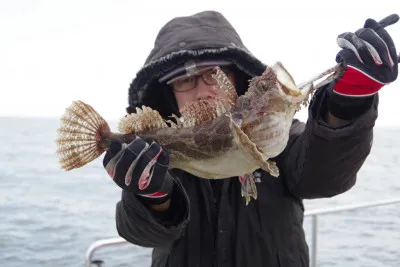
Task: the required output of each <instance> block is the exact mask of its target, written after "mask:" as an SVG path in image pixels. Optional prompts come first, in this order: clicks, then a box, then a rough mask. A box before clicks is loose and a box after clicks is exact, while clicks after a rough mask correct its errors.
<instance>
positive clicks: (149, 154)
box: [103, 137, 173, 204]
mask: <svg viewBox="0 0 400 267" xmlns="http://www.w3.org/2000/svg"><path fill="white" fill-rule="evenodd" d="M168 164H169V156H168V153H167V152H166V151H164V150H163V149H162V147H161V146H160V145H159V144H157V143H155V142H153V143H151V144H148V143H147V142H145V141H144V140H143V139H141V138H140V137H136V139H135V140H134V141H132V142H131V143H130V144H129V145H127V144H122V143H120V142H117V141H113V142H112V143H111V145H110V147H109V149H108V150H107V153H106V154H105V156H104V159H103V166H104V168H105V169H106V170H107V173H108V174H109V175H110V176H111V178H113V180H114V182H115V183H116V184H117V185H118V186H119V187H121V188H122V189H124V190H127V191H129V192H132V193H134V194H136V195H138V196H139V197H140V199H142V200H144V201H145V202H146V203H148V204H161V203H163V202H165V201H166V200H168V199H169V198H170V195H171V193H172V190H173V181H172V177H171V175H169V174H168V173H167V171H168Z"/></svg>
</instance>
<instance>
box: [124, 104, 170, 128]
mask: <svg viewBox="0 0 400 267" xmlns="http://www.w3.org/2000/svg"><path fill="white" fill-rule="evenodd" d="M165 127H168V125H167V124H166V123H165V121H164V119H163V118H162V117H161V115H160V113H158V111H157V110H153V109H151V108H150V107H146V106H142V108H141V109H140V108H136V113H131V114H128V115H126V116H125V117H124V118H122V119H121V121H120V122H119V125H118V130H119V131H120V132H121V133H124V134H131V133H140V132H147V131H152V130H157V129H161V128H165Z"/></svg>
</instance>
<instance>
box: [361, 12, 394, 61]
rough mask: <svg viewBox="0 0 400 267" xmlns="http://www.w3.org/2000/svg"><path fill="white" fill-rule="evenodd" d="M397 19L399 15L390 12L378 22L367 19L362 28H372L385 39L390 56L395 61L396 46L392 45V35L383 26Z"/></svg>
mask: <svg viewBox="0 0 400 267" xmlns="http://www.w3.org/2000/svg"><path fill="white" fill-rule="evenodd" d="M398 20H399V16H398V15H397V14H392V15H390V16H387V17H386V18H384V19H382V20H381V21H380V22H376V21H375V20H373V19H367V20H366V21H365V24H364V28H370V29H373V30H374V31H375V32H376V34H378V35H379V36H380V37H381V38H382V39H383V40H384V41H385V43H386V45H387V47H388V49H389V51H390V56H391V58H392V59H393V60H394V61H396V58H397V52H396V47H395V45H394V42H393V39H392V37H391V36H390V35H389V33H388V32H387V31H386V30H385V29H384V28H385V27H387V26H389V25H392V24H394V23H396V22H397V21H398Z"/></svg>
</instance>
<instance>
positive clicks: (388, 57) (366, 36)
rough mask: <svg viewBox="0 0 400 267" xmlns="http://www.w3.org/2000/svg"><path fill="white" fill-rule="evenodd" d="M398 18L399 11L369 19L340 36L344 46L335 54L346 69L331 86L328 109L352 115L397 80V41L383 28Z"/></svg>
mask: <svg viewBox="0 0 400 267" xmlns="http://www.w3.org/2000/svg"><path fill="white" fill-rule="evenodd" d="M398 20H399V16H398V15H396V14H393V15H390V16H388V17H386V18H384V19H383V20H381V21H380V22H376V21H375V20H373V19H367V20H366V21H365V24H364V27H363V28H361V29H358V30H357V31H356V32H355V33H351V32H345V33H342V34H340V35H339V36H338V38H337V43H338V45H339V46H340V47H341V48H342V50H341V51H340V52H339V53H338V54H337V56H336V62H338V63H339V62H341V63H342V64H343V66H344V67H345V71H344V72H343V74H342V75H341V77H339V78H338V79H337V80H336V81H335V82H334V83H333V86H332V87H331V89H332V90H331V94H330V96H331V99H330V103H329V110H330V111H331V113H332V114H333V115H335V116H337V117H339V118H343V119H352V118H354V117H356V116H358V115H360V114H362V113H363V112H365V111H366V110H367V109H368V108H369V107H370V106H371V104H372V98H371V97H368V96H372V95H374V94H376V93H377V92H378V91H379V90H380V89H381V88H382V87H383V86H384V85H386V84H389V83H391V82H393V81H395V80H396V78H397V75H398V62H397V61H398V59H397V52H396V48H395V45H394V43H393V40H392V38H391V37H390V35H389V34H388V32H387V31H386V30H385V29H384V28H385V27H386V26H388V25H392V24H394V23H396V22H397V21H398Z"/></svg>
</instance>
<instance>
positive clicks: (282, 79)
mask: <svg viewBox="0 0 400 267" xmlns="http://www.w3.org/2000/svg"><path fill="white" fill-rule="evenodd" d="M270 68H271V69H272V71H273V72H274V74H275V75H276V85H277V87H278V92H279V94H280V95H281V96H282V98H283V99H285V100H286V101H288V102H290V103H292V104H298V103H301V102H303V101H304V100H305V99H307V98H308V96H309V94H310V92H311V91H312V90H313V83H308V84H305V85H302V87H301V88H299V87H297V86H296V83H295V82H294V79H293V77H292V75H290V73H289V72H288V71H287V70H286V68H285V67H284V66H283V64H282V63H281V62H279V61H278V62H276V63H275V64H273V65H272V66H271V67H270Z"/></svg>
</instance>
